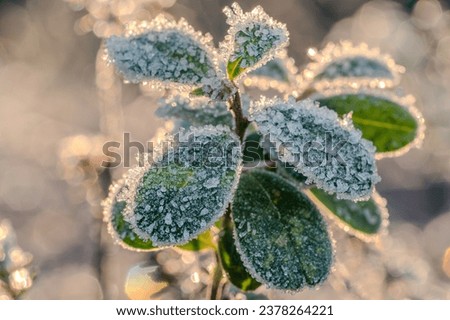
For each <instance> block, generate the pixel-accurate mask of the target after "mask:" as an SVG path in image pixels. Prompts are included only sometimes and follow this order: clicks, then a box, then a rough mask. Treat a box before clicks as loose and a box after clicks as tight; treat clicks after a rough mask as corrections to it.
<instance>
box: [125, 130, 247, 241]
mask: <svg viewBox="0 0 450 320" xmlns="http://www.w3.org/2000/svg"><path fill="white" fill-rule="evenodd" d="M173 141H174V143H173V144H172V145H170V146H169V147H167V146H166V149H167V150H166V151H165V152H163V153H162V154H161V155H160V157H158V158H157V160H156V161H155V162H154V163H153V164H152V165H151V166H150V167H149V168H148V169H146V171H145V172H144V173H143V176H142V178H140V179H139V180H138V181H136V184H137V187H136V190H135V192H134V193H132V194H131V197H132V198H133V202H134V205H133V206H130V208H129V214H130V217H129V220H130V222H131V223H132V225H133V228H134V231H135V232H136V233H138V234H139V236H140V237H141V238H144V239H147V238H148V239H150V240H152V242H153V243H154V244H155V245H158V246H163V245H180V244H184V243H186V242H187V241H189V240H191V239H193V238H195V237H197V236H198V235H199V234H200V233H201V232H203V231H204V230H207V229H209V228H210V227H211V226H212V225H213V224H214V222H215V221H216V220H218V219H219V217H220V216H221V215H222V214H223V213H224V211H225V208H226V207H227V205H228V203H229V202H230V200H231V196H232V193H233V191H234V187H235V185H236V184H237V180H238V177H239V172H240V166H241V161H242V159H241V158H242V154H241V146H240V143H239V138H238V137H237V136H236V135H235V134H234V133H232V132H231V131H230V130H229V128H226V127H220V126H218V127H212V126H206V127H201V128H194V127H192V128H191V129H190V130H188V131H182V132H180V133H179V134H178V135H177V136H174V137H173Z"/></svg>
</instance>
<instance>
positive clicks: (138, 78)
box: [106, 15, 218, 86]
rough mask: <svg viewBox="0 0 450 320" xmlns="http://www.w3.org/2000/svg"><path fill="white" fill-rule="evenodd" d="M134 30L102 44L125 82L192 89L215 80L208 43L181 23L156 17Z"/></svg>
mask: <svg viewBox="0 0 450 320" xmlns="http://www.w3.org/2000/svg"><path fill="white" fill-rule="evenodd" d="M134 28H135V29H136V30H138V31H134V30H133V32H131V33H130V34H127V35H126V36H112V37H110V38H108V39H107V40H106V48H107V51H108V55H109V58H110V60H111V61H112V62H113V63H114V64H115V66H116V67H117V69H118V70H119V71H120V72H121V73H122V74H123V75H124V77H125V79H126V80H128V81H131V82H134V83H138V82H142V81H152V82H154V83H155V84H160V85H168V84H173V83H177V84H181V85H187V86H193V85H202V84H204V83H205V80H208V82H210V80H211V79H217V78H218V67H217V65H216V62H215V59H214V55H215V53H214V52H215V50H214V47H213V45H212V42H211V40H212V39H210V37H205V36H203V35H201V34H200V33H198V32H195V31H194V30H193V29H192V27H191V26H189V25H188V24H187V23H186V22H185V21H184V20H180V21H179V22H174V21H172V20H168V19H167V18H166V17H164V16H163V15H159V16H157V17H156V18H155V19H154V20H152V21H151V22H145V23H142V24H137V25H135V26H134Z"/></svg>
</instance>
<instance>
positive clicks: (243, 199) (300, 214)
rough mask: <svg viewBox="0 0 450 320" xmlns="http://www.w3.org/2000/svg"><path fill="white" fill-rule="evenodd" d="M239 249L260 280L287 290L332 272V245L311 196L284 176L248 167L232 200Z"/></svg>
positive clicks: (316, 282)
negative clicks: (300, 190)
mask: <svg viewBox="0 0 450 320" xmlns="http://www.w3.org/2000/svg"><path fill="white" fill-rule="evenodd" d="M232 214H233V219H234V223H235V226H236V240H237V241H238V250H239V252H240V254H241V257H242V260H243V261H244V265H245V266H246V267H247V269H248V270H249V271H250V273H251V274H252V275H253V276H254V277H255V278H256V279H257V280H258V281H260V282H262V283H265V284H267V285H268V286H269V287H273V288H277V289H283V290H299V289H301V288H303V287H304V286H315V285H317V284H319V283H320V282H322V281H323V280H324V279H326V277H327V276H328V273H329V270H330V266H331V263H332V246H331V241H330V238H329V236H328V232H327V227H326V224H325V222H324V220H323V218H322V216H321V215H320V213H319V212H318V210H317V209H316V208H315V206H314V205H313V204H312V203H311V201H310V200H309V199H308V198H307V197H306V196H305V195H304V194H302V193H301V192H299V191H298V190H297V189H296V187H294V186H293V185H291V184H290V183H289V182H287V181H286V180H284V179H283V178H281V177H280V176H278V175H276V174H274V173H271V172H268V171H262V170H253V171H249V172H247V173H245V174H244V175H243V176H242V177H241V180H240V183H239V186H238V189H237V191H236V195H235V198H234V201H233V206H232Z"/></svg>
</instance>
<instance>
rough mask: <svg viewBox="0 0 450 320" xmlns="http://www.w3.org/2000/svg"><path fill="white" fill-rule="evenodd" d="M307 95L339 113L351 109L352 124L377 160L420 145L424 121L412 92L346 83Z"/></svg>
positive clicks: (394, 155) (423, 133) (422, 137)
mask: <svg viewBox="0 0 450 320" xmlns="http://www.w3.org/2000/svg"><path fill="white" fill-rule="evenodd" d="M310 98H311V99H313V100H316V101H319V102H320V104H324V105H327V104H328V105H327V107H329V108H332V109H333V110H335V111H336V112H338V113H339V114H345V113H347V112H350V111H353V113H354V120H353V123H354V124H355V126H356V127H358V129H360V130H361V131H362V133H363V137H364V138H366V139H368V140H371V141H372V142H373V143H374V145H375V146H376V147H377V153H376V155H375V156H376V159H382V158H386V157H398V156H400V155H403V154H405V153H406V152H408V151H409V150H410V149H411V148H414V147H415V148H420V147H421V145H422V142H423V139H424V137H425V120H424V118H423V116H422V113H421V112H420V111H419V110H418V109H417V107H416V106H415V102H416V101H415V98H414V97H413V96H411V95H404V96H403V95H399V94H395V93H392V92H391V91H386V90H380V89H367V88H366V89H362V88H357V89H356V88H353V87H351V86H348V85H347V86H342V87H340V88H329V89H327V90H322V91H320V93H316V94H313V95H311V97H310ZM331 102H333V106H332V105H331ZM350 102H351V103H350Z"/></svg>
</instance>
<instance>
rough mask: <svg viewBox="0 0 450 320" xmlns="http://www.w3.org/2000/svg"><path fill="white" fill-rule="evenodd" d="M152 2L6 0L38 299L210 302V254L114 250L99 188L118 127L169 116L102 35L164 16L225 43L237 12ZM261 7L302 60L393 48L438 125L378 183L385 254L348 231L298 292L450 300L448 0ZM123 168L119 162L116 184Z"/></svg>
mask: <svg viewBox="0 0 450 320" xmlns="http://www.w3.org/2000/svg"><path fill="white" fill-rule="evenodd" d="M142 2H144V1H138V0H127V1H113V0H111V1H110V3H111V4H116V5H111V6H109V5H108V6H106V5H105V3H106V2H105V1H103V0H79V1H78V0H70V1H66V2H64V1H54V0H40V1H5V0H3V1H0V147H1V148H0V163H1V164H2V168H3V169H2V170H1V172H0V177H1V178H0V218H8V219H9V220H10V221H11V222H12V224H13V226H14V227H15V229H16V234H17V238H18V241H19V243H20V245H21V247H22V248H23V250H25V251H27V252H31V253H32V254H33V256H34V264H35V265H36V266H37V269H36V270H37V274H38V276H37V278H36V279H35V283H34V284H33V286H32V287H31V289H30V290H29V291H27V292H26V293H24V294H23V295H22V298H29V299H45V298H50V299H55V298H63V299H72V298H88V299H89V298H90V299H98V298H119V299H120V298H150V297H154V298H194V297H200V296H203V293H204V292H203V290H205V284H206V283H207V282H208V281H209V272H210V271H211V257H210V255H208V253H207V252H206V253H205V252H202V253H200V254H196V253H192V252H182V253H181V252H176V251H168V252H165V253H163V254H159V255H154V254H152V255H149V256H146V255H142V254H136V253H132V252H127V251H124V250H122V249H121V248H120V247H117V246H114V245H113V244H112V241H111V239H110V238H109V237H107V236H106V235H105V230H104V229H103V228H102V224H101V221H100V219H101V217H100V208H99V204H100V201H101V199H102V198H103V197H104V190H102V189H101V188H99V185H100V186H102V185H107V181H101V183H100V184H99V183H98V179H106V180H108V179H109V178H108V177H105V176H104V175H102V174H101V172H97V171H96V169H95V168H96V167H97V165H96V161H101V159H102V153H101V146H102V144H103V142H104V138H103V133H105V132H114V131H115V130H116V129H117V127H120V128H121V130H122V131H124V132H131V136H132V138H133V139H135V140H140V141H142V142H146V141H148V140H149V139H150V138H151V137H153V136H154V135H155V134H157V133H158V128H159V127H163V126H164V123H163V121H161V120H157V119H156V118H155V117H154V115H153V112H154V110H155V109H156V101H157V100H158V98H159V97H160V95H161V93H158V92H153V91H150V90H148V89H146V88H144V89H143V90H140V89H139V88H138V87H137V86H134V85H122V84H120V83H118V82H117V81H116V80H117V79H115V78H114V74H113V73H112V72H111V70H110V69H108V68H105V69H101V70H97V71H96V70H95V61H96V55H97V52H98V48H99V46H100V40H99V37H104V36H105V35H109V34H111V33H114V32H119V31H120V30H119V29H120V25H122V23H123V22H125V21H127V20H129V19H130V18H132V17H136V16H138V17H139V16H140V17H152V16H154V15H155V14H156V13H157V12H159V11H161V10H165V11H166V12H168V13H169V14H171V15H173V16H175V17H177V18H179V17H181V16H184V17H186V18H187V19H188V20H189V21H191V22H192V23H193V25H194V27H195V28H196V29H199V30H202V31H209V32H211V33H212V34H213V36H214V37H215V38H216V39H221V38H222V37H223V36H224V34H225V31H226V30H225V29H224V28H223V26H224V23H218V21H223V19H224V18H223V16H222V12H221V8H222V7H223V6H225V5H229V4H230V2H231V1H207V0H202V1H193V0H180V1H178V2H176V3H174V2H173V1H148V2H151V6H150V7H147V8H150V9H142V10H138V11H135V10H137V9H136V8H138V6H137V5H136V3H142ZM120 4H122V5H120ZM256 4H261V5H262V6H263V7H264V8H265V10H266V11H267V12H268V13H269V14H270V15H272V16H273V17H274V18H276V19H277V20H281V21H284V22H286V23H287V26H288V29H289V30H290V31H291V44H290V48H289V54H290V56H292V57H293V58H295V59H296V61H297V64H298V65H300V64H302V63H305V62H306V61H304V60H302V59H304V58H303V57H304V55H305V52H307V49H308V48H309V47H321V46H322V44H324V43H326V42H328V41H331V40H332V41H337V40H341V39H349V40H352V41H353V42H356V43H357V42H361V41H364V42H367V43H368V44H369V46H371V47H380V48H381V50H382V52H386V53H389V54H391V55H392V56H393V57H394V59H395V60H396V61H397V62H398V63H399V64H401V65H403V66H405V67H406V69H407V70H408V72H407V73H406V74H405V75H404V79H403V83H402V85H403V87H405V88H406V89H407V91H408V92H411V93H414V95H415V96H416V97H417V100H418V104H419V106H420V108H421V110H422V112H423V113H424V117H425V119H426V120H427V139H426V140H425V142H424V145H423V147H422V149H419V150H413V151H411V152H410V153H409V154H408V156H407V157H400V158H398V159H383V160H382V161H381V162H380V164H379V166H380V171H381V172H380V173H381V175H382V176H383V181H382V182H381V183H380V184H379V186H378V191H379V192H380V193H381V194H382V195H383V196H384V197H386V198H387V199H388V201H389V211H390V219H391V227H390V238H389V240H388V241H387V242H386V243H385V247H384V248H382V250H380V251H377V250H372V249H370V248H367V247H366V246H365V245H364V244H362V243H361V242H360V241H359V240H357V239H354V238H351V237H350V238H349V237H348V236H346V235H344V234H342V233H341V232H340V231H338V230H335V232H334V234H335V238H337V240H338V242H339V243H341V245H339V246H338V247H337V248H336V259H337V263H336V271H335V272H334V273H333V274H332V276H331V278H330V279H329V280H328V282H327V283H325V284H324V285H323V286H322V287H321V288H320V289H319V290H317V291H316V290H311V291H309V290H305V291H303V292H302V293H300V294H298V295H296V296H287V297H288V298H293V297H295V298H301V299H306V298H313V299H322V298H367V299H368V298H397V299H400V298H424V299H429V298H445V299H448V298H450V296H449V292H450V253H449V252H450V233H449V232H448V230H449V228H450V200H449V199H450V184H449V182H450V161H449V159H450V145H449V144H450V142H449V140H448V137H449V136H450V112H449V111H450V110H449V109H450V105H449V103H448V101H450V92H449V90H448V83H449V81H450V36H449V35H450V11H449V7H448V3H447V2H445V1H437V0H420V1H396V2H395V1H363V0H345V1H334V0H322V1H321V0H317V1H310V0H304V1H296V0H286V1H283V4H282V5H280V3H279V2H273V1H268V0H266V1H246V2H245V3H242V6H243V7H244V9H245V10H248V9H250V8H252V7H253V6H255V5H256ZM73 9H75V10H73ZM91 31H92V32H91ZM99 92H100V97H99V96H98V93H99ZM99 98H100V99H99ZM99 101H100V102H99ZM115 103H116V104H119V105H120V110H122V111H121V112H123V118H122V123H120V124H116V123H114V121H115V120H114V119H105V117H104V116H103V115H104V112H103V109H102V108H103V107H104V106H105V104H109V105H111V104H115ZM143 119H147V121H143ZM116 133H117V132H116ZM67 137H70V138H67ZM87 158H89V159H91V161H94V163H93V162H91V161H85V159H87ZM120 175H121V170H120V169H119V170H116V171H114V177H115V178H117V177H119V176H120ZM114 177H113V178H114ZM0 238H1V236H0ZM99 257H100V258H101V259H99ZM0 260H2V259H1V254H0ZM144 260H145V261H144ZM0 263H1V262H0ZM161 264H162V265H163V266H161ZM148 274H151V276H150V277H148V276H147V275H148ZM181 275H183V276H181ZM186 275H187V276H186ZM27 284H28V282H27ZM258 290H259V291H257V292H265V293H266V291H265V289H264V288H260V289H258ZM230 291H231V293H230V295H234V297H235V298H243V296H241V295H240V294H239V293H235V292H233V290H232V289H230ZM0 295H1V293H0ZM269 296H270V297H271V298H283V297H285V296H284V295H283V294H281V293H278V292H270V293H269Z"/></svg>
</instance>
